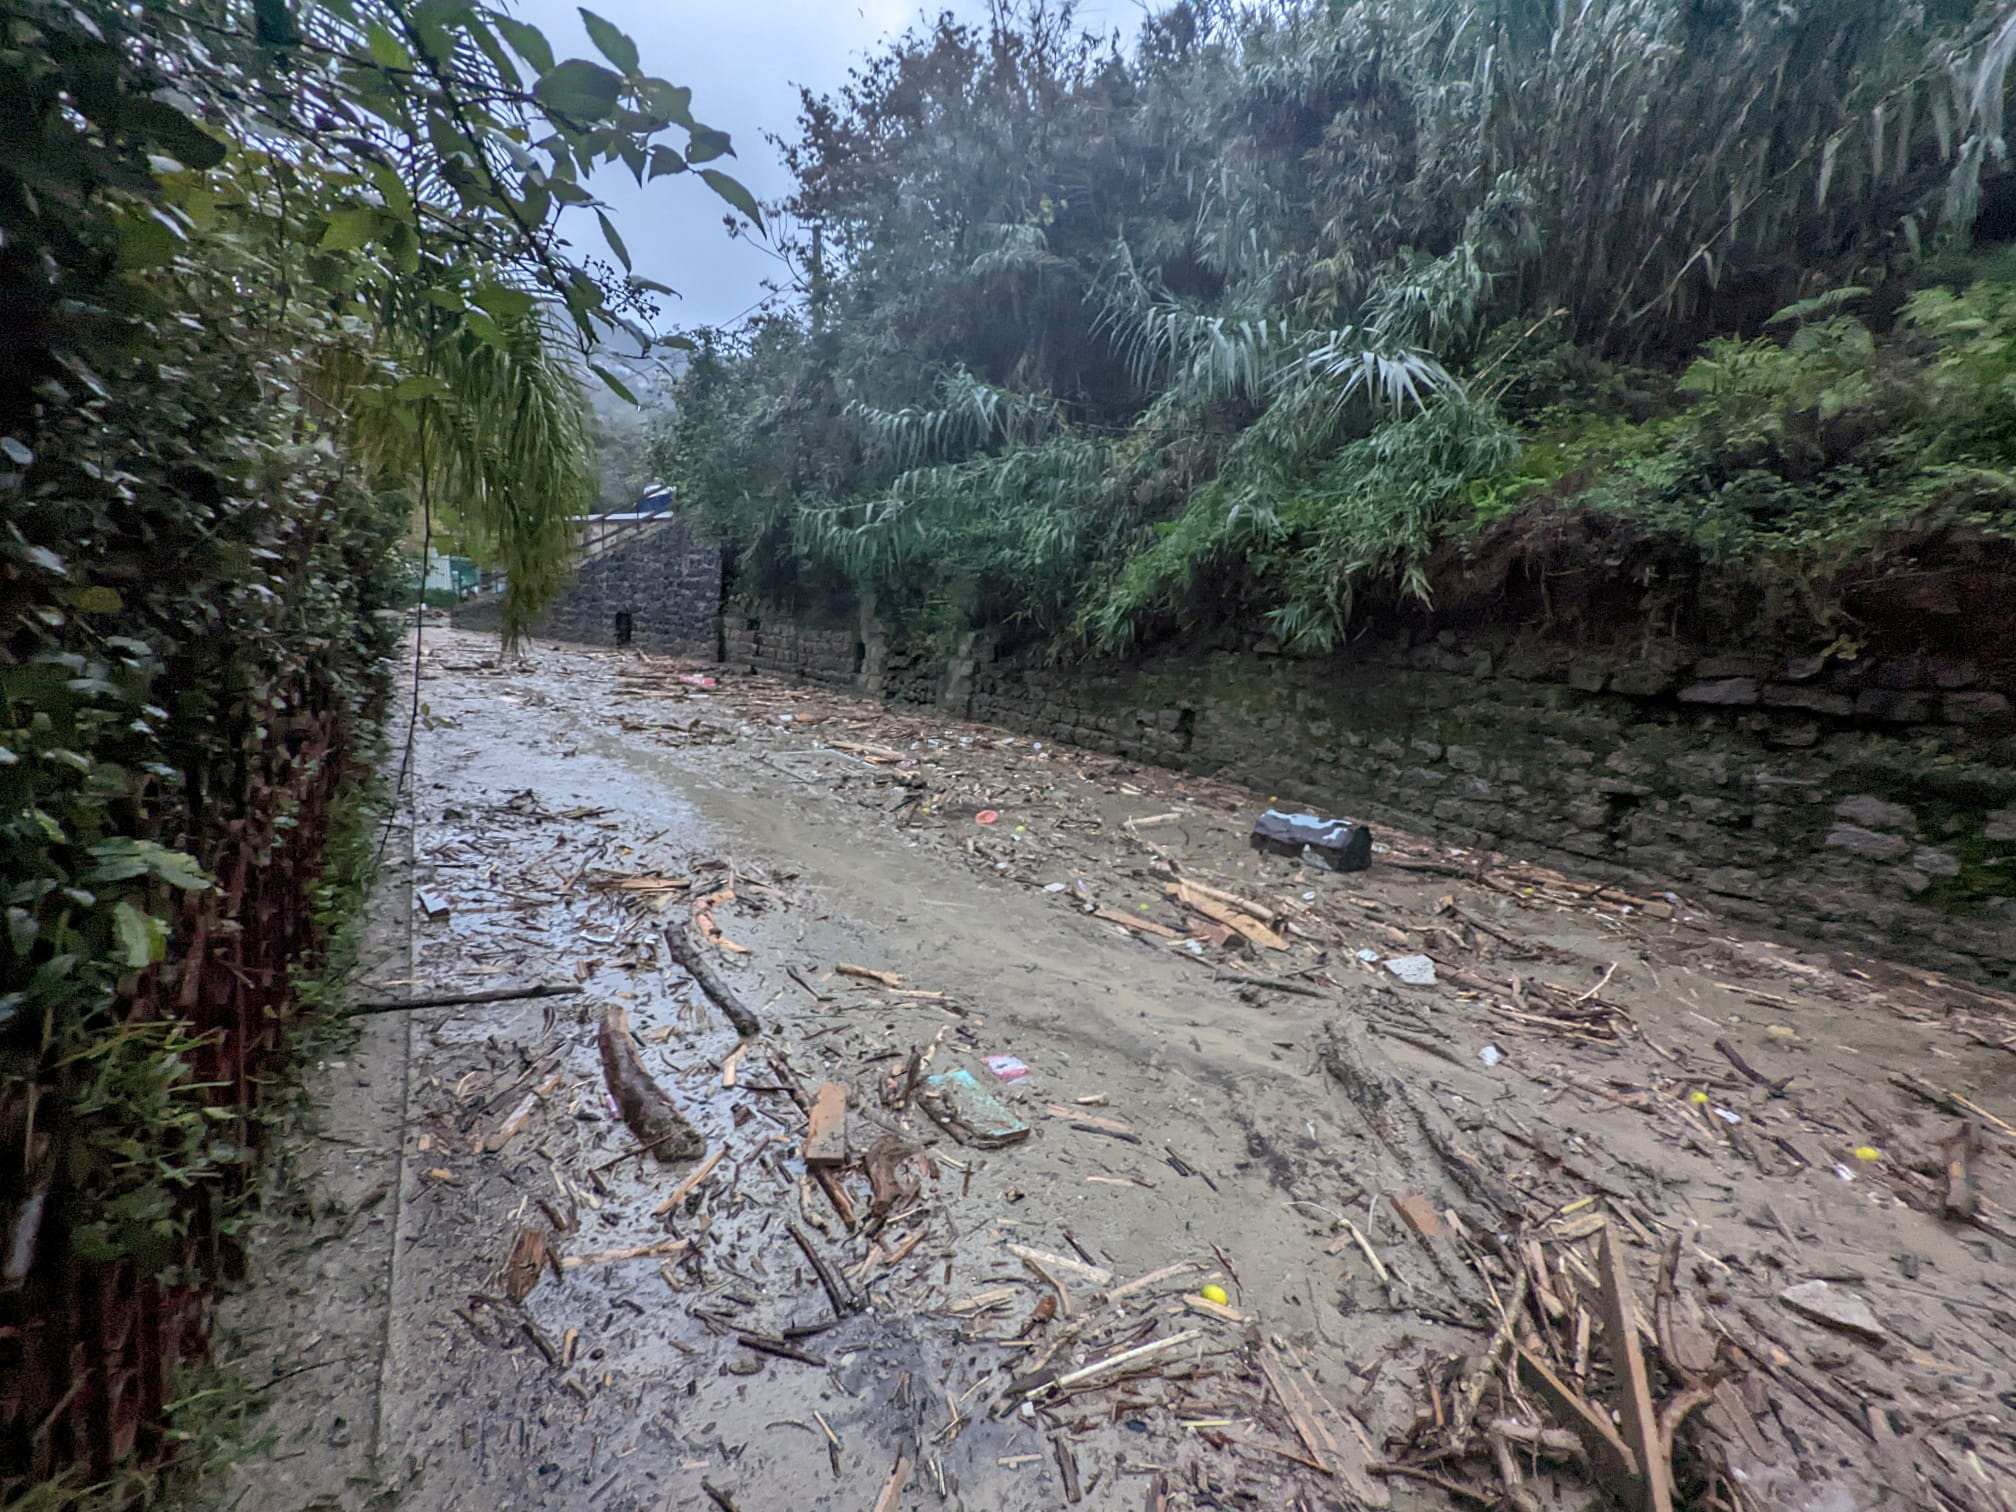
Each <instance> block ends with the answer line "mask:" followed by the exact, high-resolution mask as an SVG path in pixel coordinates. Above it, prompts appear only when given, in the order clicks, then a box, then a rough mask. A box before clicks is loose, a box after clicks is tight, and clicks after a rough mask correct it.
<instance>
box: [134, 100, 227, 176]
mask: <svg viewBox="0 0 2016 1512" xmlns="http://www.w3.org/2000/svg"><path fill="white" fill-rule="evenodd" d="M120 123H121V124H122V125H123V126H124V127H125V128H126V130H127V131H129V132H131V133H132V134H133V135H134V136H135V137H137V138H138V139H139V140H141V141H143V142H145V143H147V144H148V145H149V146H151V147H154V148H155V149H157V150H158V151H159V152H161V153H162V154H163V155H164V156H166V157H172V158H173V159H175V161H176V162H178V163H180V164H182V166H183V167H185V168H198V169H202V168H215V167H216V166H217V165H218V164H219V163H221V162H223V161H224V144H223V143H222V142H220V141H218V140H217V138H215V137H213V136H212V135H210V133H209V132H207V131H205V130H204V129H203V128H202V127H201V126H198V125H197V124H196V123H195V122H194V121H192V120H190V119H189V117H187V116H186V115H184V114H182V112H181V111H179V110H177V109H176V108H175V107H174V106H173V105H170V104H168V103H167V102H166V101H165V100H155V99H148V98H146V97H144V96H143V97H141V98H138V99H129V100H126V101H125V102H124V103H123V104H122V105H121V107H120Z"/></svg>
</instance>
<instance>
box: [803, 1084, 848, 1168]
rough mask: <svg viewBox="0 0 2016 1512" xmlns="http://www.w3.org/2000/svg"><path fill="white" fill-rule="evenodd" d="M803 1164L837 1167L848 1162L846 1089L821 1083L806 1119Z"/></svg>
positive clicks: (841, 1085)
mask: <svg viewBox="0 0 2016 1512" xmlns="http://www.w3.org/2000/svg"><path fill="white" fill-rule="evenodd" d="M805 1120H806V1121H805V1163H806V1164H807V1165H829V1166H830V1165H839V1164H841V1163H842V1162H844V1161H845V1160H846V1159H847V1088H846V1086H845V1085H843V1084H842V1083H840V1082H830V1081H829V1082H821V1083H819V1090H818V1091H817V1092H814V1093H813V1094H812V1106H811V1108H810V1109H809V1110H808V1111H807V1112H806V1115H805Z"/></svg>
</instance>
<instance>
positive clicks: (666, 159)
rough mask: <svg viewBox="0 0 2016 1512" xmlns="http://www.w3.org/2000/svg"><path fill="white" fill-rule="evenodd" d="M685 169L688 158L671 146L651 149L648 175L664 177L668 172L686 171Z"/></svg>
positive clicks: (650, 176) (649, 176)
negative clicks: (680, 154)
mask: <svg viewBox="0 0 2016 1512" xmlns="http://www.w3.org/2000/svg"><path fill="white" fill-rule="evenodd" d="M685 171H686V159H684V158H683V157H681V156H679V154H678V153H676V152H674V151H673V150H672V149H671V148H670V147H653V148H652V149H651V168H650V171H649V172H648V174H647V175H646V177H648V178H663V177H664V176H665V175H666V174H668V173H684V172H685Z"/></svg>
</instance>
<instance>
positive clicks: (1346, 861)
mask: <svg viewBox="0 0 2016 1512" xmlns="http://www.w3.org/2000/svg"><path fill="white" fill-rule="evenodd" d="M1248 838H1249V840H1250V842H1251V844H1252V846H1253V849H1255V850H1257V851H1267V852H1269V853H1270V854H1273V855H1276V856H1293V857H1297V858H1300V857H1303V856H1305V855H1306V856H1309V857H1311V858H1313V859H1315V860H1317V861H1319V862H1320V863H1321V864H1322V865H1323V866H1325V867H1327V868H1328V869H1329V870H1331V871H1337V872H1355V871H1364V870H1365V868H1366V867H1368V866H1370V865H1371V864H1372V831H1371V830H1369V829H1367V828H1366V827H1365V826H1364V825H1362V824H1354V823H1352V822H1351V821H1350V820H1349V819H1323V818H1319V817H1318V816H1317V815H1315V814H1287V813H1283V812H1282V811H1281V810H1279V809H1269V810H1267V812H1266V813H1264V814H1262V815H1261V816H1260V817H1259V818H1258V819H1256V820H1254V821H1253V833H1252V835H1251V836H1249V837H1248Z"/></svg>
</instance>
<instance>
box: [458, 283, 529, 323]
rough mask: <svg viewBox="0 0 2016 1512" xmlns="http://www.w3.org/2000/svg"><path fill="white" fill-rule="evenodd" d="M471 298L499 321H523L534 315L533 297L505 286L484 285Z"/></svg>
mask: <svg viewBox="0 0 2016 1512" xmlns="http://www.w3.org/2000/svg"><path fill="white" fill-rule="evenodd" d="M470 298H471V299H473V300H475V302H476V303H477V304H478V305H480V306H482V307H483V308H484V309H485V310H487V311H489V312H490V314H491V315H492V316H493V317H494V318H496V319H498V320H523V319H524V318H525V317H526V316H527V315H530V314H531V313H532V296H531V295H530V294H528V293H526V292H525V291H524V290H523V289H513V288H508V287H506V286H505V285H503V284H484V285H483V286H482V287H481V288H479V289H478V290H476V292H475V293H474V294H472V295H470Z"/></svg>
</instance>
